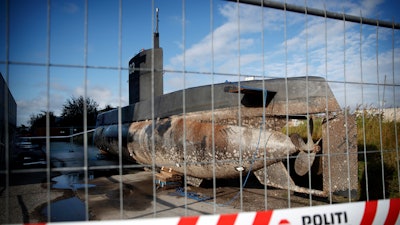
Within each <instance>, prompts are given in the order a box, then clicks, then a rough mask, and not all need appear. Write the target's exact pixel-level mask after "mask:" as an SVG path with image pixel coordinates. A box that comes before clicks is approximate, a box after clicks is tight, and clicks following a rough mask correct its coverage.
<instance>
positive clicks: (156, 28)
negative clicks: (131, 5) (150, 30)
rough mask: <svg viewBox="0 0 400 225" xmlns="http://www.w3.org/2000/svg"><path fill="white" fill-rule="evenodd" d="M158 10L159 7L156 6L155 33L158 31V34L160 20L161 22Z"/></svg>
mask: <svg viewBox="0 0 400 225" xmlns="http://www.w3.org/2000/svg"><path fill="white" fill-rule="evenodd" d="M158 11H159V9H158V8H156V32H155V33H157V34H158V22H159V20H158Z"/></svg>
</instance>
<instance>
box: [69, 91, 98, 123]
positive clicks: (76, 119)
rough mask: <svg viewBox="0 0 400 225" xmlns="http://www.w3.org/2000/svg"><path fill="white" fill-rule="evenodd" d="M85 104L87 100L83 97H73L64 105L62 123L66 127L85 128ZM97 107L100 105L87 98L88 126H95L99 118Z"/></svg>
mask: <svg viewBox="0 0 400 225" xmlns="http://www.w3.org/2000/svg"><path fill="white" fill-rule="evenodd" d="M84 104H85V99H84V98H83V96H80V97H78V98H75V97H71V99H68V100H67V101H66V103H65V104H64V105H63V110H62V113H61V118H62V123H63V125H64V126H76V127H82V126H83V118H84ZM97 107H98V104H97V102H95V101H94V100H93V99H91V98H89V97H87V98H86V109H87V111H86V112H87V114H86V115H87V125H88V126H95V125H96V117H97V113H98V112H97Z"/></svg>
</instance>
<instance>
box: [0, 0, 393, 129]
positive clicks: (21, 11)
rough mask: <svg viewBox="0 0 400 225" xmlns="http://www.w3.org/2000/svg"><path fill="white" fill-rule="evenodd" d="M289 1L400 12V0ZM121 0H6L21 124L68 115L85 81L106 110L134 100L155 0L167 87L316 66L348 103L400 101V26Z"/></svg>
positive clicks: (0, 39)
mask: <svg viewBox="0 0 400 225" xmlns="http://www.w3.org/2000/svg"><path fill="white" fill-rule="evenodd" d="M277 1H280V2H282V0H277ZM286 2H287V3H288V4H295V5H299V6H307V7H311V8H318V9H322V10H323V9H326V10H328V11H332V12H337V13H345V14H351V15H356V16H360V15H362V16H363V17H366V18H372V19H379V20H385V21H394V22H395V23H400V15H399V13H398V11H399V10H400V3H399V1H396V0H390V1H387V0H360V1H317V0H313V1H310V0H308V1H295V0H287V1H286ZM119 3H120V1H118V0H104V1H95V0H88V9H87V10H86V8H85V1H84V0H51V1H50V10H49V11H50V16H48V1H47V0H11V1H9V6H8V13H7V9H6V0H0V9H1V12H0V34H1V35H0V72H1V73H2V75H3V77H4V78H5V79H6V80H7V82H8V85H9V88H10V90H11V93H12V95H13V96H14V98H15V100H16V102H17V107H18V108H17V112H18V114H17V124H18V125H21V124H24V125H28V126H29V118H30V116H31V115H35V114H38V113H41V112H42V111H46V110H48V109H49V110H50V111H52V112H54V113H55V114H56V115H60V113H61V110H62V106H63V104H65V103H66V101H67V99H70V98H71V97H79V96H81V95H82V96H83V95H84V94H85V87H86V90H87V96H88V97H90V98H92V99H93V100H95V101H96V102H97V103H98V104H99V108H100V109H101V108H104V107H105V106H106V105H111V106H114V107H117V106H126V105H128V101H129V99H128V92H129V90H128V83H127V80H128V70H127V68H128V62H129V60H130V59H131V58H132V57H133V56H134V55H135V54H137V53H138V52H140V50H141V49H149V48H151V47H152V35H153V31H154V30H155V16H154V13H155V10H154V9H155V7H157V8H159V33H160V46H161V47H162V48H163V52H164V70H165V72H164V92H165V93H168V92H172V91H176V90H180V89H182V88H189V87H193V86H199V85H205V84H211V83H212V82H214V83H220V82H225V81H226V80H229V81H238V79H241V80H243V79H245V78H246V77H247V76H249V77H252V76H255V77H256V78H263V77H264V78H266V79H269V78H279V77H298V76H306V75H309V76H321V77H324V78H326V79H327V80H328V81H329V85H330V87H331V89H332V90H333V92H334V94H335V97H336V98H337V100H338V102H339V104H340V105H341V106H342V107H347V106H349V107H352V108H356V107H358V106H360V105H363V106H368V107H370V106H372V107H399V105H400V94H399V93H400V31H398V30H392V29H388V28H382V27H379V28H376V27H375V26H369V25H362V26H361V25H360V24H357V23H351V22H343V21H338V20H332V19H326V20H325V19H324V18H320V17H315V16H310V15H305V14H298V13H292V12H286V13H285V12H284V11H281V10H276V9H269V8H261V7H256V6H250V5H245V4H237V3H235V2H233V3H232V2H226V1H222V0H210V1H207V0H202V1H199V0H186V1H182V0H169V1H163V0H154V1H151V0H148V1H147V0H121V3H122V7H119ZM86 13H87V14H86ZM7 15H9V20H7V17H6V16H7ZM85 15H87V17H86V16H85ZM48 17H49V18H50V21H48ZM7 21H8V26H7ZM85 24H86V26H85ZM7 27H8V30H7ZM86 28H87V29H86ZM325 34H326V35H325ZM48 62H49V63H50V65H51V66H49V67H48V66H46V65H47V63H48ZM85 65H87V66H88V67H87V68H85V67H84V66H85ZM118 68H121V69H118ZM181 71H186V73H182V72H181ZM211 74H214V75H211ZM48 75H49V76H48ZM85 75H86V79H85ZM48 78H49V79H48ZM377 84H379V85H377ZM47 93H49V99H48V98H47ZM47 103H49V108H47Z"/></svg>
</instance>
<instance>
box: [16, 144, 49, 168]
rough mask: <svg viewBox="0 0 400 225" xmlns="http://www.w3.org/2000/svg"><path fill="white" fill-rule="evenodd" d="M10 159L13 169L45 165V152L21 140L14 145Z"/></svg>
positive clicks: (36, 145)
mask: <svg viewBox="0 0 400 225" xmlns="http://www.w3.org/2000/svg"><path fill="white" fill-rule="evenodd" d="M12 158H13V160H12V164H13V165H14V166H15V167H30V166H43V165H46V153H45V151H43V149H42V148H41V146H39V145H38V144H34V143H32V142H30V141H28V140H21V141H20V142H17V143H16V145H15V148H14V152H13V154H12Z"/></svg>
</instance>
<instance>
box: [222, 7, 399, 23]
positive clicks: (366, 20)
mask: <svg viewBox="0 0 400 225" xmlns="http://www.w3.org/2000/svg"><path fill="white" fill-rule="evenodd" d="M226 1H230V2H240V3H244V4H249V5H256V6H262V7H267V8H273V9H280V10H284V9H286V10H287V11H290V12H295V13H302V14H305V12H307V14H308V15H313V16H319V17H325V16H326V18H330V19H335V20H345V21H346V22H353V23H360V21H361V19H362V24H367V25H373V26H380V27H386V28H392V29H396V30H399V29H400V23H394V22H389V21H382V20H376V19H370V18H365V17H359V16H353V15H349V14H344V13H336V12H330V11H325V10H321V9H315V8H309V7H304V6H297V5H293V4H287V3H281V2H275V1H267V0H263V4H261V1H262V0H226Z"/></svg>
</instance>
